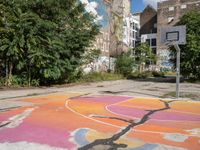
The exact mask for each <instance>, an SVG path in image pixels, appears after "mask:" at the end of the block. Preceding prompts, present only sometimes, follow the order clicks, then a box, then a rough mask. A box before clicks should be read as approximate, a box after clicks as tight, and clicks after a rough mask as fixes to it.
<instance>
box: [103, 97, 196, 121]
mask: <svg viewBox="0 0 200 150" xmlns="http://www.w3.org/2000/svg"><path fill="white" fill-rule="evenodd" d="M131 100H132V101H134V98H133V99H128V100H125V101H121V102H117V103H114V104H111V105H108V106H106V107H109V106H114V105H118V104H122V103H125V102H127V101H131ZM131 108H144V109H149V108H147V107H142V106H131ZM155 109H156V108H155ZM166 111H168V112H169V110H166ZM170 111H171V112H178V113H183V114H192V115H200V114H197V113H192V112H185V111H178V110H170ZM167 121H169V120H167ZM195 122H196V121H195ZM197 122H198V121H197Z"/></svg>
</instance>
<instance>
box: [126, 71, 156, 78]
mask: <svg viewBox="0 0 200 150" xmlns="http://www.w3.org/2000/svg"><path fill="white" fill-rule="evenodd" d="M152 76H153V74H152V72H151V71H144V72H139V71H136V72H133V73H131V74H130V75H129V76H128V77H127V79H146V78H150V77H152Z"/></svg>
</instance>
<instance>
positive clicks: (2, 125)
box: [0, 122, 11, 128]
mask: <svg viewBox="0 0 200 150" xmlns="http://www.w3.org/2000/svg"><path fill="white" fill-rule="evenodd" d="M10 123H11V122H6V123H4V124H1V123H0V128H3V127H5V126H7V125H9V124H10Z"/></svg>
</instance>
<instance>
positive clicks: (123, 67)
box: [115, 54, 134, 77]
mask: <svg viewBox="0 0 200 150" xmlns="http://www.w3.org/2000/svg"><path fill="white" fill-rule="evenodd" d="M133 67H134V61H133V58H132V57H130V56H129V55H128V54H122V55H121V56H119V57H118V58H117V59H116V62H115V72H116V73H118V74H122V75H123V76H124V77H128V76H129V75H131V73H132V71H133Z"/></svg>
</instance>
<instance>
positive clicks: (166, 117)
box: [0, 93, 200, 150]
mask: <svg viewBox="0 0 200 150" xmlns="http://www.w3.org/2000/svg"><path fill="white" fill-rule="evenodd" d="M19 101H25V102H31V103H32V104H33V105H32V106H28V107H27V106H26V107H19V108H10V109H7V110H1V112H0V149H8V150H9V149H12V150H13V149H20V150H21V149H37V150H49V149H50V150H51V149H52V150H54V149H56V150H62V149H69V150H71V149H83V150H84V149H100V150H101V149H109V148H113V149H128V150H129V149H130V150H160V149H169V150H170V149H173V150H182V149H190V150H198V149H199V147H200V109H199V108H200V102H194V101H183V100H182V101H180V100H173V101H171V100H161V99H156V98H135V97H130V96H114V95H92V96H91V95H87V94H84V93H81V94H76V93H56V94H50V95H46V96H35V97H31V98H21V99H19Z"/></svg>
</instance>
